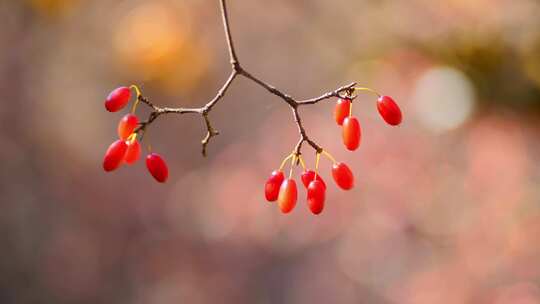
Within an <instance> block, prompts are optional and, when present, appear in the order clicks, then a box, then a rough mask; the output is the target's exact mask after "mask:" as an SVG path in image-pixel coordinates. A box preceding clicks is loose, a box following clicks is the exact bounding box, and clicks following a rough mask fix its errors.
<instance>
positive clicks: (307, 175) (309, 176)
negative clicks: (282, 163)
mask: <svg viewBox="0 0 540 304" xmlns="http://www.w3.org/2000/svg"><path fill="white" fill-rule="evenodd" d="M300 177H301V179H302V183H303V184H304V186H305V187H306V188H307V187H308V186H309V183H311V182H312V181H313V180H315V171H313V170H306V171H304V172H303V173H302V175H301V176H300ZM317 180H318V181H320V182H321V183H322V185H323V186H324V189H326V183H325V182H324V180H323V179H322V177H321V175H320V174H317Z"/></svg>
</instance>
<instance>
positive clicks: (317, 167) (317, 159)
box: [314, 153, 321, 180]
mask: <svg viewBox="0 0 540 304" xmlns="http://www.w3.org/2000/svg"><path fill="white" fill-rule="evenodd" d="M320 160H321V153H317V156H316V157H315V178H314V180H315V179H317V175H318V174H319V161H320Z"/></svg>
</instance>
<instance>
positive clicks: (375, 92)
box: [353, 87, 381, 97]
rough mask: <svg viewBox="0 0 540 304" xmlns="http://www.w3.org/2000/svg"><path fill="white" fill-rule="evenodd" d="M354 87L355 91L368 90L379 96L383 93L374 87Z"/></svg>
mask: <svg viewBox="0 0 540 304" xmlns="http://www.w3.org/2000/svg"><path fill="white" fill-rule="evenodd" d="M353 89H354V91H366V92H370V93H373V94H375V95H377V97H381V94H379V93H378V92H377V91H375V90H373V89H370V88H364V87H354V88H353Z"/></svg>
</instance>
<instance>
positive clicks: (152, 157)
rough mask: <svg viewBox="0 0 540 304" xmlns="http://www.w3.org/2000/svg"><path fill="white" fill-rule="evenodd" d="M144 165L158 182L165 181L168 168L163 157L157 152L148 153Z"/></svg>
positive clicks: (167, 175)
mask: <svg viewBox="0 0 540 304" xmlns="http://www.w3.org/2000/svg"><path fill="white" fill-rule="evenodd" d="M146 167H147V168H148V171H149V172H150V174H152V176H153V177H154V178H155V179H156V180H157V181H158V182H160V183H164V182H166V181H167V178H168V177H169V169H168V168H167V164H166V163H165V161H164V160H163V158H162V157H161V156H160V155H159V154H157V153H150V154H148V156H146Z"/></svg>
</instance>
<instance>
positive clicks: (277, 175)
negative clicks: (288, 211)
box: [264, 170, 285, 202]
mask: <svg viewBox="0 0 540 304" xmlns="http://www.w3.org/2000/svg"><path fill="white" fill-rule="evenodd" d="M284 179H285V176H284V175H283V172H281V171H279V170H275V171H274V172H272V175H270V177H269V178H268V180H267V181H266V185H264V195H265V196H266V200H267V201H269V202H274V201H276V200H277V199H278V195H279V187H281V183H283V180H284Z"/></svg>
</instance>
